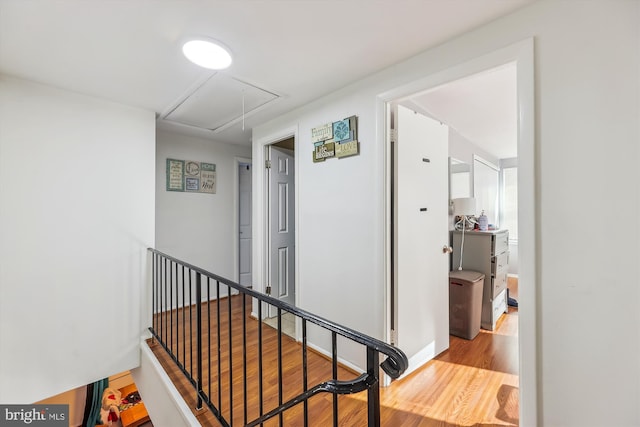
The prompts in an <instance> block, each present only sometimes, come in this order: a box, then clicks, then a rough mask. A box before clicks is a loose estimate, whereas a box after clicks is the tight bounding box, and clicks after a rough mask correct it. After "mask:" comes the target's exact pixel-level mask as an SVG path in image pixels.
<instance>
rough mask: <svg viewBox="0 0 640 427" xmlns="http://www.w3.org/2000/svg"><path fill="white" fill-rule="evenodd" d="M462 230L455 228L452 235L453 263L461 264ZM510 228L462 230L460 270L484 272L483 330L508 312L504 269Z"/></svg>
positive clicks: (455, 265) (490, 326)
mask: <svg viewBox="0 0 640 427" xmlns="http://www.w3.org/2000/svg"><path fill="white" fill-rule="evenodd" d="M461 243H462V232H461V231H454V232H453V238H452V247H453V265H452V268H453V269H454V270H457V269H458V267H459V265H460V245H461ZM508 267H509V231H508V230H495V231H465V233H464V250H463V252H462V268H463V270H473V271H478V272H480V273H483V274H484V277H485V279H484V291H483V293H482V320H481V326H482V328H483V329H488V330H490V331H492V330H494V329H495V327H496V322H497V321H498V319H499V318H500V316H501V315H502V313H506V312H507V272H508V270H509V268H508Z"/></svg>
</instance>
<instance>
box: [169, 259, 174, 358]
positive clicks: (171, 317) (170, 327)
mask: <svg viewBox="0 0 640 427" xmlns="http://www.w3.org/2000/svg"><path fill="white" fill-rule="evenodd" d="M173 264H174V262H173V261H171V263H170V264H169V319H170V320H171V321H170V322H169V349H170V350H171V356H172V358H173V357H174V356H173Z"/></svg>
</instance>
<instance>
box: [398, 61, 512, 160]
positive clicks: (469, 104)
mask: <svg viewBox="0 0 640 427" xmlns="http://www.w3.org/2000/svg"><path fill="white" fill-rule="evenodd" d="M516 71H517V70H516V64H515V63H510V64H505V65H503V66H501V67H498V68H493V69H490V70H486V71H484V72H482V73H478V74H475V75H473V76H469V77H466V78H464V79H461V80H456V81H454V82H451V83H448V84H445V85H443V86H440V87H437V88H434V89H431V90H429V91H427V92H424V93H419V94H415V95H413V96H411V97H408V98H407V99H405V100H402V102H401V104H403V105H405V106H407V107H409V108H413V109H414V110H416V111H420V112H422V113H424V114H427V115H429V116H431V117H433V118H436V119H438V120H440V121H441V122H443V123H445V124H447V125H448V126H449V127H451V128H453V129H454V130H456V131H457V132H458V133H459V134H460V135H462V136H463V137H465V138H466V139H468V140H469V141H471V142H473V143H474V144H476V145H478V146H480V147H481V148H483V149H484V150H485V151H487V152H489V153H490V154H492V155H493V156H495V157H496V158H498V159H506V158H511V157H517V155H518V152H517V149H518V147H517V137H518V135H517V131H518V121H517V119H518V117H517V105H516V102H517V91H516V89H517V87H516V83H517V79H516Z"/></svg>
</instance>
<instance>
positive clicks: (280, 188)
mask: <svg viewBox="0 0 640 427" xmlns="http://www.w3.org/2000/svg"><path fill="white" fill-rule="evenodd" d="M265 159H266V162H265V178H266V179H265V182H266V185H265V190H266V212H267V224H266V227H265V231H266V235H267V237H266V242H267V251H266V254H267V260H266V267H267V282H266V289H265V293H266V294H268V295H270V296H272V297H274V298H277V299H278V300H280V301H282V302H285V303H287V304H291V305H295V303H296V271H295V265H296V259H295V254H296V250H295V243H296V223H295V206H296V197H295V194H296V192H295V138H294V137H289V138H286V139H283V140H280V141H278V142H275V143H273V144H269V145H267V146H265ZM267 315H268V317H274V316H276V315H277V310H276V309H275V307H273V306H269V310H268V313H267ZM282 320H283V325H284V326H286V329H287V331H285V332H288V334H289V335H295V326H294V322H293V318H291V319H289V318H286V317H283V319H282Z"/></svg>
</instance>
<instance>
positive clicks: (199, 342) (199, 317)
mask: <svg viewBox="0 0 640 427" xmlns="http://www.w3.org/2000/svg"><path fill="white" fill-rule="evenodd" d="M201 285H202V279H201V275H200V273H196V299H197V300H198V304H197V305H196V352H197V355H196V362H197V363H198V379H197V381H196V388H197V390H198V391H197V394H198V396H197V399H198V402H197V404H196V409H197V410H200V409H202V397H201V395H200V393H202V304H201V303H200V302H201V301H202V287H201Z"/></svg>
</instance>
